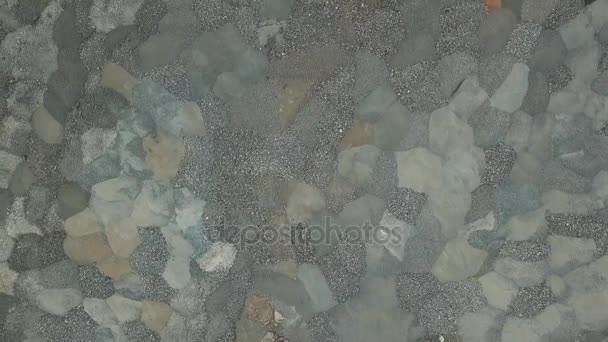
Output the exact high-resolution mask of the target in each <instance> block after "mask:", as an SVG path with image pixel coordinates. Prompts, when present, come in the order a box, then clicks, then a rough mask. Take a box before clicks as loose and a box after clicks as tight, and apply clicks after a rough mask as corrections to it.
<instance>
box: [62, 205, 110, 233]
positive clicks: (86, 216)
mask: <svg viewBox="0 0 608 342" xmlns="http://www.w3.org/2000/svg"><path fill="white" fill-rule="evenodd" d="M63 229H64V230H65V232H66V233H67V234H68V235H70V236H73V237H80V236H86V235H91V234H95V233H99V232H101V230H102V229H103V227H102V225H101V222H99V220H98V219H97V216H96V215H95V213H94V212H93V211H92V210H91V209H89V208H86V209H85V210H83V211H81V212H79V213H78V214H76V215H74V216H71V217H69V218H68V219H67V220H65V222H64V223H63Z"/></svg>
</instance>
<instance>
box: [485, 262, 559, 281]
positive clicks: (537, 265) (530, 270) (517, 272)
mask: <svg viewBox="0 0 608 342" xmlns="http://www.w3.org/2000/svg"><path fill="white" fill-rule="evenodd" d="M494 268H495V271H496V273H498V274H500V275H502V276H504V277H506V278H508V279H511V280H512V281H513V282H514V283H515V284H516V285H517V286H519V287H530V286H534V285H538V284H540V283H542V282H543V281H544V280H545V277H546V276H547V275H548V268H549V267H548V264H547V262H545V261H536V262H524V261H518V260H515V259H512V258H501V259H498V260H497V261H496V264H495V267H494Z"/></svg>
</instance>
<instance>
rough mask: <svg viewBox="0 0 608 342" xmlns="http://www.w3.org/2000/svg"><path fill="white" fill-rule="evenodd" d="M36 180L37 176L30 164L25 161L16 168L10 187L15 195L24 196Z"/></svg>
mask: <svg viewBox="0 0 608 342" xmlns="http://www.w3.org/2000/svg"><path fill="white" fill-rule="evenodd" d="M35 181H36V178H35V176H34V174H33V173H32V170H31V169H30V167H29V166H28V164H27V163H26V162H25V161H23V162H21V163H19V165H18V166H17V168H15V171H14V172H13V176H12V177H11V181H10V184H9V186H8V188H9V190H11V192H12V193H13V194H14V195H15V196H24V195H25V194H26V193H27V192H28V190H29V189H30V188H31V186H32V185H33V184H34V182H35Z"/></svg>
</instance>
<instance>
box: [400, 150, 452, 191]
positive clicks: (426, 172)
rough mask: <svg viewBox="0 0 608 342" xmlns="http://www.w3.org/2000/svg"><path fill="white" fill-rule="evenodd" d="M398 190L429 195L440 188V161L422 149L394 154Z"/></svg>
mask: <svg viewBox="0 0 608 342" xmlns="http://www.w3.org/2000/svg"><path fill="white" fill-rule="evenodd" d="M395 156H396V159H397V174H398V177H399V183H398V186H399V187H400V188H410V189H412V190H414V191H417V192H425V193H429V192H431V191H433V190H435V189H439V188H441V186H442V167H441V159H439V157H437V156H436V155H435V154H433V153H432V152H431V151H429V150H427V149H426V148H423V147H418V148H414V149H411V150H408V151H405V152H395Z"/></svg>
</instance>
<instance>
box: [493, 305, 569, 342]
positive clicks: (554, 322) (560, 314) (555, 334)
mask: <svg viewBox="0 0 608 342" xmlns="http://www.w3.org/2000/svg"><path fill="white" fill-rule="evenodd" d="M573 318H574V317H573V312H572V309H570V308H569V307H567V306H565V305H562V304H552V305H549V306H548V307H546V308H545V309H544V310H543V311H542V312H541V313H540V314H538V315H537V316H536V317H534V318H533V319H521V318H514V317H510V318H508V319H507V321H506V322H505V325H504V326H503V330H502V341H503V342H521V341H526V342H528V341H531V342H536V341H539V342H540V341H554V340H556V339H557V340H561V341H571V340H573V339H574V337H575V336H576V334H577V330H578V329H577V326H576V324H575V323H574V322H573Z"/></svg>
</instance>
